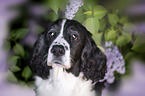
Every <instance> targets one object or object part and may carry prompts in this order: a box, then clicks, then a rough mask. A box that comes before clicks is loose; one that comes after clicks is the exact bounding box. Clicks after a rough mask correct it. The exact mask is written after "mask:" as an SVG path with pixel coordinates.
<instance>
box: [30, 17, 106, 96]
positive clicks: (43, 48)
mask: <svg viewBox="0 0 145 96" xmlns="http://www.w3.org/2000/svg"><path fill="white" fill-rule="evenodd" d="M30 68H31V70H32V72H33V73H34V74H35V75H36V77H35V79H36V81H35V85H36V89H35V91H36V96H98V95H97V90H99V87H97V83H96V82H97V81H99V80H100V79H103V77H104V75H105V73H106V57H105V55H104V54H103V53H102V52H101V51H100V49H99V48H98V47H97V46H96V44H95V42H94V40H93V39H92V38H91V33H90V32H88V31H87V29H86V28H85V27H83V26H82V25H81V24H80V23H79V22H77V21H74V20H66V19H59V20H57V21H55V22H52V23H51V24H49V25H48V27H47V29H46V30H45V32H44V33H42V34H41V35H40V36H39V38H38V40H37V41H36V43H35V45H34V49H33V54H32V58H31V62H30ZM100 89H101V88H100Z"/></svg>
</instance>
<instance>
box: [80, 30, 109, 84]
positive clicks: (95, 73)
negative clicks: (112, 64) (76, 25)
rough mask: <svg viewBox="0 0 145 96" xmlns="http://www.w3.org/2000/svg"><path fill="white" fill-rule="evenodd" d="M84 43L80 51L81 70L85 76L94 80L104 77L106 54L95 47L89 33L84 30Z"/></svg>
mask: <svg viewBox="0 0 145 96" xmlns="http://www.w3.org/2000/svg"><path fill="white" fill-rule="evenodd" d="M85 37H86V38H85V45H84V49H83V51H82V56H81V60H82V67H81V71H82V72H83V73H84V76H85V78H87V79H91V80H93V81H94V82H95V81H98V80H100V79H103V78H104V75H105V73H106V70H107V68H106V56H105V55H104V54H103V53H102V52H101V50H100V49H99V48H98V47H97V45H96V44H95V42H94V40H93V39H92V38H91V33H90V32H88V31H86V32H85Z"/></svg>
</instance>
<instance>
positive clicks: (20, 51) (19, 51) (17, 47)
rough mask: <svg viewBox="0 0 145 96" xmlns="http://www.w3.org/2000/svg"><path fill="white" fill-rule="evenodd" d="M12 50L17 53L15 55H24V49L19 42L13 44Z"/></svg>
mask: <svg viewBox="0 0 145 96" xmlns="http://www.w3.org/2000/svg"><path fill="white" fill-rule="evenodd" d="M14 52H15V53H16V54H17V55H20V56H22V57H24V55H25V51H24V48H23V46H22V45H21V44H19V43H17V44H16V45H15V46H14Z"/></svg>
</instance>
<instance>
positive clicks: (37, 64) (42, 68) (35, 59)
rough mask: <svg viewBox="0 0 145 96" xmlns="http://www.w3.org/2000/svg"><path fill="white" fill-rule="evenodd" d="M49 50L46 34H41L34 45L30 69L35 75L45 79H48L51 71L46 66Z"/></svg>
mask: <svg viewBox="0 0 145 96" xmlns="http://www.w3.org/2000/svg"><path fill="white" fill-rule="evenodd" d="M47 50H48V48H47V46H46V45H45V41H44V34H41V35H40V36H39V38H38V40H37V41H36V43H35V45H34V48H33V54H32V57H31V61H30V64H29V67H30V69H31V70H32V72H33V73H34V74H35V75H37V76H40V77H42V78H44V79H45V78H48V76H49V69H50V67H48V66H47V64H46V63H47V62H46V59H47Z"/></svg>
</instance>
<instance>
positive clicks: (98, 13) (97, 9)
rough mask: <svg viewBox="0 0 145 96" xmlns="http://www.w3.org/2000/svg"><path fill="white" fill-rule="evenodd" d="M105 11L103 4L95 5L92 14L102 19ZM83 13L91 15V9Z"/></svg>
mask: <svg viewBox="0 0 145 96" xmlns="http://www.w3.org/2000/svg"><path fill="white" fill-rule="evenodd" d="M106 13H107V11H106V9H105V8H104V7H103V6H100V5H98V6H96V7H95V8H94V16H95V17H96V18H98V19H102V18H103V17H104V16H105V15H106ZM84 14H86V15H89V16H92V11H87V12H85V13H84Z"/></svg>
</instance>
